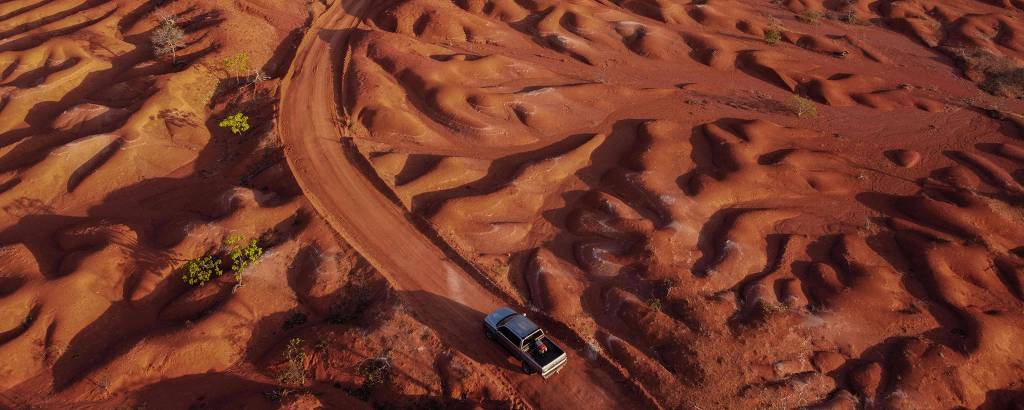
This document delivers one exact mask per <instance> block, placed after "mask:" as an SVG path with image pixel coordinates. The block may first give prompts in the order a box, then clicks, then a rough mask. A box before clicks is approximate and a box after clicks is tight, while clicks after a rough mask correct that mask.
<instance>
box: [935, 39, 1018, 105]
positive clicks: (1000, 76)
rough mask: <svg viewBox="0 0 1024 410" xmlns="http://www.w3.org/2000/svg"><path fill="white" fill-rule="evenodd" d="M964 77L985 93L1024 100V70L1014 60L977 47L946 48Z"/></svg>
mask: <svg viewBox="0 0 1024 410" xmlns="http://www.w3.org/2000/svg"><path fill="white" fill-rule="evenodd" d="M944 51H945V52H946V53H947V54H949V55H950V57H952V58H953V60H954V61H956V64H957V66H958V67H960V69H961V70H962V71H963V73H964V76H965V77H967V78H968V79H970V80H971V81H974V82H976V83H978V85H979V87H980V88H981V89H982V90H984V91H985V92H987V93H989V94H992V95H995V96H999V97H1009V98H1024V68H1022V67H1021V66H1019V65H1017V64H1016V63H1015V62H1014V61H1013V60H1011V59H1009V58H1006V57H1003V56H999V55H995V54H992V53H991V52H989V51H987V50H985V49H982V48H977V47H972V48H952V47H949V48H945V49H944Z"/></svg>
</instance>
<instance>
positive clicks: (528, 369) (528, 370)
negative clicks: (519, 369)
mask: <svg viewBox="0 0 1024 410" xmlns="http://www.w3.org/2000/svg"><path fill="white" fill-rule="evenodd" d="M523 373H526V374H533V373H534V371H533V368H532V367H530V365H528V364H526V362H523Z"/></svg>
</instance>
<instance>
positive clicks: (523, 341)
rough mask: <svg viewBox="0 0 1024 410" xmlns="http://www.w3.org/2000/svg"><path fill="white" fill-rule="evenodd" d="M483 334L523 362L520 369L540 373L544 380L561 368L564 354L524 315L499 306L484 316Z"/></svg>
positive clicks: (564, 357) (530, 372)
mask: <svg viewBox="0 0 1024 410" xmlns="http://www.w3.org/2000/svg"><path fill="white" fill-rule="evenodd" d="M484 334H485V335H487V337H488V338H490V339H492V340H495V341H497V342H498V343H499V344H501V345H502V346H504V347H505V349H506V350H508V351H509V353H512V355H513V356H516V358H518V359H519V360H520V361H522V364H523V372H525V373H527V374H532V373H540V375H541V376H542V377H544V378H545V379H547V378H549V377H551V376H552V375H553V374H555V373H558V372H559V371H560V370H562V368H563V367H565V364H566V355H565V351H564V350H562V348H560V347H559V346H558V345H557V344H555V342H554V341H553V340H551V339H550V338H548V337H547V335H545V334H544V330H543V329H541V328H540V326H537V324H536V323H534V322H533V321H532V320H530V319H529V318H527V317H526V315H525V314H522V313H518V312H516V311H514V310H512V309H511V308H507V307H504V308H500V309H498V310H495V311H494V312H492V313H491V314H489V315H487V317H486V318H484Z"/></svg>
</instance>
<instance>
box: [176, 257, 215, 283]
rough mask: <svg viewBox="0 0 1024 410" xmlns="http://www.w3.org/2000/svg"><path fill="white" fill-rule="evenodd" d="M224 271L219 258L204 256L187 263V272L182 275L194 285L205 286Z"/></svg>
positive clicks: (183, 278) (187, 281)
mask: <svg viewBox="0 0 1024 410" xmlns="http://www.w3.org/2000/svg"><path fill="white" fill-rule="evenodd" d="M223 273H224V270H223V269H222V268H221V261H220V259H219V258H215V257H213V256H203V257H200V258H196V259H193V260H190V261H188V263H186V264H185V274H184V275H183V276H182V280H184V281H185V283H187V284H189V285H192V286H203V285H205V284H206V282H209V281H211V280H213V279H214V278H216V277H219V276H220V275H222V274H223Z"/></svg>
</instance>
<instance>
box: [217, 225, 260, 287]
mask: <svg viewBox="0 0 1024 410" xmlns="http://www.w3.org/2000/svg"><path fill="white" fill-rule="evenodd" d="M224 245H225V246H227V247H228V248H229V249H230V250H231V251H230V253H229V255H230V256H231V270H232V271H233V272H235V279H238V281H239V282H241V281H242V278H241V276H242V272H243V271H244V270H245V268H247V267H249V265H255V264H256V262H259V260H260V257H262V256H263V248H261V247H260V246H259V244H258V243H257V242H256V240H255V239H253V240H249V239H247V238H246V237H245V236H242V235H231V236H229V237H228V239H227V240H225V241H224Z"/></svg>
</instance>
